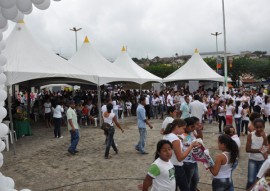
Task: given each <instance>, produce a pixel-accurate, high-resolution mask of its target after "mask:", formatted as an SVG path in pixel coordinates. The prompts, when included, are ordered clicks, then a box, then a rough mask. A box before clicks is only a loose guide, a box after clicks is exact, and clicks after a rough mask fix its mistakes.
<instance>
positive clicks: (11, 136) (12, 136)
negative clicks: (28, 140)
mask: <svg viewBox="0 0 270 191" xmlns="http://www.w3.org/2000/svg"><path fill="white" fill-rule="evenodd" d="M3 123H4V124H6V125H7V126H8V128H9V124H10V121H3ZM9 136H10V143H11V144H13V140H14V138H15V140H16V141H17V134H16V131H14V130H13V133H12V131H11V130H10V128H9Z"/></svg>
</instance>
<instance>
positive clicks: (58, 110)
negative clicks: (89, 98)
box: [52, 103, 64, 138]
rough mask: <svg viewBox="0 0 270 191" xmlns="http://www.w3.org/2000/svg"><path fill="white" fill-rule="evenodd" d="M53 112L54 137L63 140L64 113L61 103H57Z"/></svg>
mask: <svg viewBox="0 0 270 191" xmlns="http://www.w3.org/2000/svg"><path fill="white" fill-rule="evenodd" d="M52 110H53V119H54V137H55V138H63V136H61V123H62V112H64V108H63V105H62V104H61V103H57V104H56V106H55V107H53V108H52Z"/></svg>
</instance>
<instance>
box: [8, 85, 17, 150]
mask: <svg viewBox="0 0 270 191" xmlns="http://www.w3.org/2000/svg"><path fill="white" fill-rule="evenodd" d="M7 95H8V114H9V121H10V127H11V132H12V136H13V132H14V128H13V117H12V111H11V105H12V102H11V95H10V85H9V86H7ZM12 138H13V140H14V141H13V144H12V145H13V152H14V155H16V146H15V139H14V136H13V137H12Z"/></svg>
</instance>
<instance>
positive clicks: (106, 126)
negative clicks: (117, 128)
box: [101, 122, 111, 131]
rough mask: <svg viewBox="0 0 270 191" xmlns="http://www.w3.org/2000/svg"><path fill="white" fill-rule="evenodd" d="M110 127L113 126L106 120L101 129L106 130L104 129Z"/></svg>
mask: <svg viewBox="0 0 270 191" xmlns="http://www.w3.org/2000/svg"><path fill="white" fill-rule="evenodd" d="M109 127H111V126H110V124H109V123H105V122H104V123H102V125H101V129H102V130H104V131H106V130H108V129H109Z"/></svg>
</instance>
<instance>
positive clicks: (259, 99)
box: [254, 96, 263, 106]
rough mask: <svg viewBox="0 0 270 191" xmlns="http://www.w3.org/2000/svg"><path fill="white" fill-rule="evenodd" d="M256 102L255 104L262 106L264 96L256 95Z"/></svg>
mask: <svg viewBox="0 0 270 191" xmlns="http://www.w3.org/2000/svg"><path fill="white" fill-rule="evenodd" d="M254 101H255V103H254V106H256V105H258V106H262V102H263V101H262V98H261V96H256V97H255V99H254Z"/></svg>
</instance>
